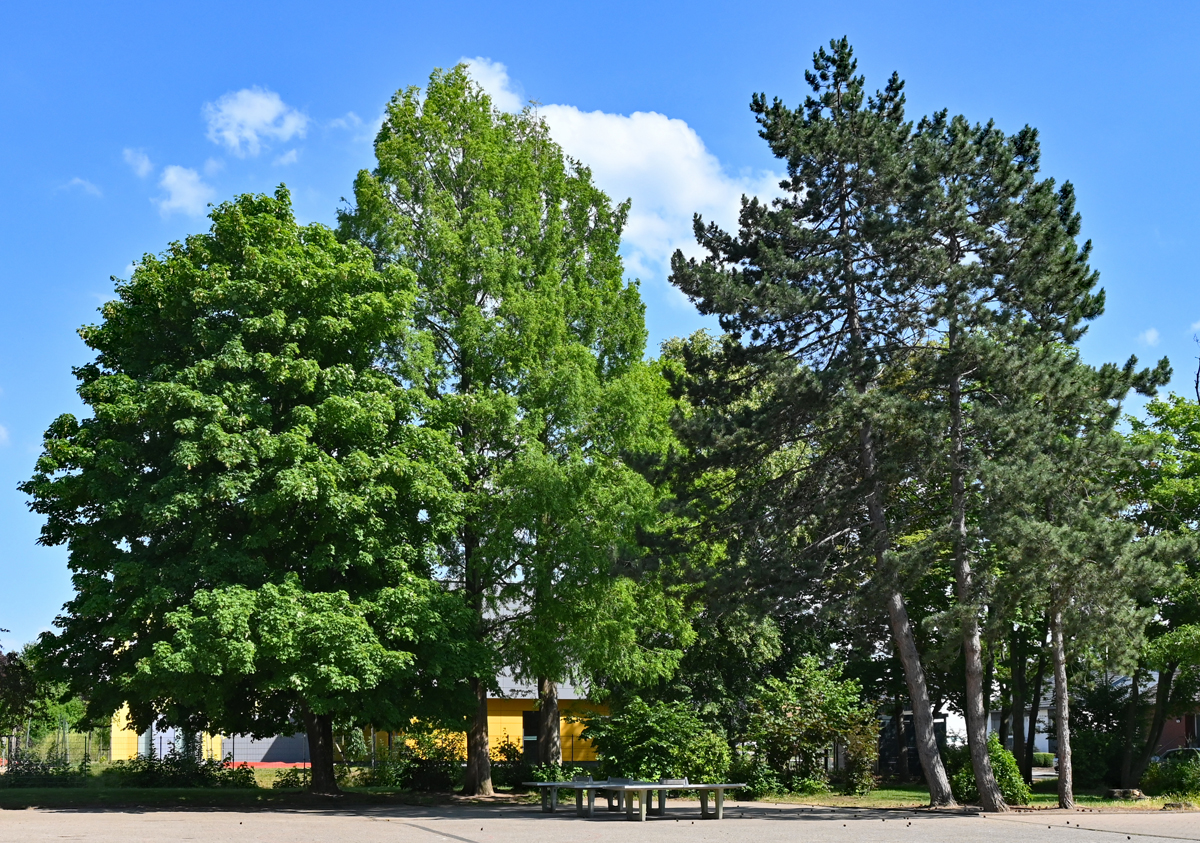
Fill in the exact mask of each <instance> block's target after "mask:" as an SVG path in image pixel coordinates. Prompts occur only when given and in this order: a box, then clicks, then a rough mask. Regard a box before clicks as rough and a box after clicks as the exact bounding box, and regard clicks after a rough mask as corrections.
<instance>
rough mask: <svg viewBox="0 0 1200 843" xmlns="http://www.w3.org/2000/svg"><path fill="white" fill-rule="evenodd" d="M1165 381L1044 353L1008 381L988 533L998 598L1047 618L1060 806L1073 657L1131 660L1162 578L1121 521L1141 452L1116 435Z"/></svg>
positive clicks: (1056, 350) (1064, 803) (1068, 770)
mask: <svg viewBox="0 0 1200 843" xmlns="http://www.w3.org/2000/svg"><path fill="white" fill-rule="evenodd" d="M1169 375H1170V368H1169V366H1168V365H1167V361H1166V360H1165V359H1164V360H1163V361H1161V362H1160V363H1159V365H1158V366H1157V367H1156V368H1155V369H1153V370H1143V371H1141V372H1139V371H1137V370H1136V359H1135V358H1130V360H1129V361H1128V362H1127V363H1126V364H1125V365H1124V366H1123V367H1117V366H1114V365H1111V364H1106V365H1104V366H1101V367H1099V368H1092V367H1090V366H1087V365H1085V364H1083V363H1081V362H1080V361H1079V356H1078V352H1076V351H1074V350H1071V349H1064V348H1062V347H1057V346H1046V347H1044V348H1043V349H1042V351H1041V354H1040V356H1039V357H1038V358H1036V359H1032V358H1031V359H1030V360H1029V361H1028V363H1027V365H1025V366H1023V367H1022V368H1021V370H1020V371H1019V372H1018V371H1013V372H1012V373H1011V375H1010V377H1009V378H1008V390H1009V394H1010V395H1012V396H1017V397H1016V398H1015V399H1014V400H1013V402H1012V404H1013V411H1012V412H1011V413H1010V414H1008V416H1007V421H1008V423H1009V425H1010V430H1009V436H1010V438H1011V440H1012V441H1013V442H1014V443H1016V444H1015V445H1014V447H1012V448H1011V449H1009V451H1008V452H1007V454H1006V456H1005V459H1004V460H1002V461H998V462H999V464H998V465H997V466H994V467H993V470H992V471H991V472H990V473H989V478H988V482H989V483H990V484H991V487H992V495H991V496H992V499H993V506H994V507H995V508H996V510H997V513H996V518H995V519H994V521H993V522H992V523H991V524H990V525H989V527H988V530H989V536H990V538H991V539H992V541H994V542H996V544H997V545H998V546H999V547H1000V548H1001V551H1000V552H1001V553H1003V554H1004V555H1005V557H1006V562H1005V568H1004V572H1003V580H1002V582H1001V583H1000V584H999V585H998V586H997V590H998V591H1001V592H1003V593H1008V594H1009V595H1012V596H1014V598H1019V600H1020V601H1021V603H1022V605H1023V606H1024V607H1025V608H1026V610H1027V611H1030V610H1031V611H1037V610H1038V609H1041V610H1043V611H1045V613H1046V617H1047V619H1048V627H1049V633H1050V647H1049V649H1050V656H1051V658H1050V661H1051V665H1052V671H1053V677H1054V700H1055V714H1054V722H1055V728H1056V732H1057V738H1058V753H1057V754H1058V767H1059V805H1060V806H1061V807H1064V808H1070V807H1071V806H1072V805H1074V783H1073V775H1072V772H1073V771H1072V763H1071V716H1070V687H1069V682H1068V675H1067V662H1068V656H1069V651H1070V650H1071V649H1076V650H1078V649H1081V648H1083V647H1085V646H1086V645H1087V644H1088V643H1089V641H1095V640H1104V641H1105V642H1106V643H1107V644H1108V645H1109V646H1110V647H1111V648H1113V649H1120V648H1122V647H1124V648H1126V649H1127V650H1129V651H1135V650H1136V648H1137V647H1138V646H1139V645H1140V642H1141V636H1142V630H1143V628H1144V625H1145V622H1146V620H1147V614H1146V612H1145V611H1144V609H1143V608H1142V607H1141V606H1139V605H1138V600H1137V595H1138V593H1139V591H1141V590H1144V589H1145V588H1146V587H1147V585H1148V584H1150V583H1152V582H1153V581H1154V579H1155V578H1156V576H1157V570H1156V567H1155V565H1154V564H1152V563H1151V564H1147V559H1146V558H1145V557H1144V555H1143V554H1141V553H1140V552H1139V550H1138V548H1136V547H1135V546H1134V544H1133V543H1131V539H1132V536H1133V529H1132V526H1131V525H1130V524H1129V523H1128V522H1127V521H1126V520H1125V519H1123V518H1121V517H1120V516H1121V512H1122V510H1123V509H1124V508H1125V507H1126V506H1127V505H1128V503H1129V500H1128V497H1127V496H1126V494H1125V492H1124V490H1123V489H1122V486H1123V482H1122V481H1123V479H1124V478H1127V477H1128V476H1129V475H1130V474H1131V473H1132V472H1133V471H1134V469H1135V463H1136V457H1137V451H1135V450H1132V449H1131V448H1130V446H1129V442H1128V441H1127V440H1126V438H1125V437H1124V436H1122V435H1121V434H1120V433H1119V432H1118V431H1116V430H1115V426H1116V423H1117V421H1118V419H1119V418H1120V406H1121V402H1122V401H1123V400H1124V398H1125V396H1126V395H1127V394H1128V392H1129V390H1130V389H1137V390H1139V391H1141V392H1143V393H1151V392H1153V390H1154V389H1155V388H1156V387H1157V386H1158V385H1159V384H1161V383H1163V382H1165V381H1166V380H1167V378H1168V377H1169Z"/></svg>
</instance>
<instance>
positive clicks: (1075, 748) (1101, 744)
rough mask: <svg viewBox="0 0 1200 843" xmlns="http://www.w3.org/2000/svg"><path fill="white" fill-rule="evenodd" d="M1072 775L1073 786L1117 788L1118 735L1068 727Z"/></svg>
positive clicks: (1119, 775) (1118, 771)
mask: <svg viewBox="0 0 1200 843" xmlns="http://www.w3.org/2000/svg"><path fill="white" fill-rule="evenodd" d="M1071 774H1072V776H1073V777H1074V779H1075V786H1076V787H1100V786H1101V785H1108V786H1109V787H1116V786H1117V785H1119V784H1120V782H1121V738H1120V736H1118V735H1113V734H1109V733H1107V732H1097V731H1091V730H1087V729H1079V730H1078V731H1077V730H1075V729H1072V730H1071Z"/></svg>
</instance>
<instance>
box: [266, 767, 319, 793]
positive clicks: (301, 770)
mask: <svg viewBox="0 0 1200 843" xmlns="http://www.w3.org/2000/svg"><path fill="white" fill-rule="evenodd" d="M311 783H312V773H311V772H310V771H309V769H308V768H307V767H284V768H283V769H282V770H280V771H279V772H278V773H276V774H275V780H274V781H272V782H271V787H273V788H276V789H278V790H282V789H284V788H307V787H308V786H309V785H310V784H311Z"/></svg>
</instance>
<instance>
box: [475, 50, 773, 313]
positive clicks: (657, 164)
mask: <svg viewBox="0 0 1200 843" xmlns="http://www.w3.org/2000/svg"><path fill="white" fill-rule="evenodd" d="M463 61H465V62H467V63H468V64H469V65H470V71H471V76H472V77H473V78H474V79H475V80H476V81H477V82H479V84H480V85H482V86H483V88H484V90H486V91H487V92H488V94H490V95H491V97H492V100H493V102H494V103H495V104H496V106H497V107H499V108H502V109H504V110H506V111H517V110H520V107H521V99H522V98H521V97H520V96H519V95H518V94H517V93H516V92H515V91H514V90H513V87H512V81H511V80H510V79H509V77H508V70H507V68H506V67H505V66H504V65H503V64H500V63H499V62H494V61H492V60H490V59H486V58H474V59H463ZM538 113H539V114H541V116H542V117H544V118H545V120H546V122H547V123H548V124H549V126H550V134H551V135H552V136H553V138H554V140H555V141H557V142H558V143H559V144H560V145H561V146H562V148H563V149H564V150H565V151H566V153H567V154H568V155H570V156H571V157H572V158H575V159H577V160H579V161H580V162H582V163H583V164H585V165H587V166H588V167H589V168H591V171H592V176H593V178H594V179H595V182H596V184H597V185H599V187H600V188H601V189H603V190H604V191H605V192H606V193H607V194H608V195H609V197H610V198H611V199H612V200H613V201H614V202H622V201H624V200H625V199H627V198H628V199H630V200H632V201H631V206H630V210H629V219H628V221H627V222H626V226H625V232H624V237H623V240H624V247H625V248H624V251H625V255H626V264H627V266H628V268H629V270H630V271H631V272H632V273H633V274H635V275H637V276H640V277H641V278H642V279H643V280H649V279H655V280H661V281H663V282H665V280H666V278H667V276H668V275H669V274H670V264H671V255H672V253H674V251H675V250H676V249H680V250H682V251H683V253H684V254H685V255H688V256H689V257H699V256H700V254H701V252H700V249H699V246H698V245H697V244H696V238H695V235H694V234H693V233H692V215H693V214H696V213H699V214H701V215H702V216H703V217H704V218H705V220H706V221H708V222H715V223H717V224H718V225H720V226H722V227H724V228H725V229H726V230H729V229H734V228H736V226H737V219H738V213H739V211H740V210H741V198H742V196H743V195H748V196H759V197H761V198H764V199H767V198H774V197H776V196H778V195H780V193H781V191H780V188H779V181H780V179H781V178H782V175H781V174H779V173H773V172H770V171H766V170H763V171H760V172H757V173H742V174H738V175H734V174H731V173H728V172H727V171H726V170H725V168H723V167H722V166H721V162H720V161H719V160H718V159H717V157H716V156H715V155H713V154H712V153H711V152H710V151H709V150H708V149H707V147H705V145H704V141H703V140H702V139H701V137H700V135H698V134H697V133H696V130H695V129H693V128H692V127H691V126H689V125H688V124H687V123H686V122H685V121H683V120H679V119H677V118H671V117H667V116H666V115H665V114H658V113H656V112H642V111H639V112H634V113H633V114H628V115H626V114H610V113H607V112H603V111H591V112H585V111H580V110H579V109H578V108H575V107H574V106H571V105H542V106H539V107H538ZM670 289H671V290H672V291H673V292H674V293H675V296H674V297H673V301H675V302H676V303H677V304H681V305H683V304H685V303H686V301H687V299H686V297H684V295H683V294H682V293H680V292H679V291H678V290H676V289H675V288H674V287H671V288H670Z"/></svg>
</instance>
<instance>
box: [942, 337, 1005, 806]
mask: <svg viewBox="0 0 1200 843" xmlns="http://www.w3.org/2000/svg"><path fill="white" fill-rule="evenodd" d="M956 335H957V330H956V326H955V325H954V324H953V323H952V324H951V328H950V345H951V348H953V347H954V345H955V337H956ZM965 460H966V453H965V448H964V446H963V418H962V381H961V378H960V376H959V375H958V374H957V373H955V374H954V376H953V377H952V378H951V379H950V502H951V512H950V536H951V542H952V545H953V553H954V580H955V591H956V592H957V596H958V608H959V612H960V617H961V618H962V636H963V638H962V640H963V659H964V661H965V662H966V706H965V708H966V712H965V713H966V716H967V747H968V749H969V750H970V752H971V767H972V769H973V770H974V772H975V786H976V787H977V788H978V789H979V804H980V806H981V807H982V808H983V810H985V811H1007V810H1008V805H1007V804H1005V802H1004V796H1003V795H1002V794H1001V793H1000V787H999V785H997V784H996V775H995V773H994V772H993V771H992V760H991V757H990V756H989V755H988V745H987V737H988V736H987V708H986V706H985V703H984V694H985V689H984V667H983V643H982V641H981V640H980V635H979V614H978V611H977V610H976V599H975V598H976V595H975V594H974V583H973V580H972V571H971V560H970V558H969V555H968V550H967V486H966V473H967V469H966V465H965Z"/></svg>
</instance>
